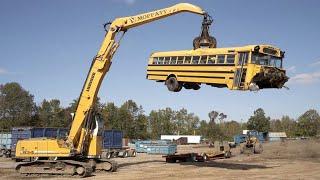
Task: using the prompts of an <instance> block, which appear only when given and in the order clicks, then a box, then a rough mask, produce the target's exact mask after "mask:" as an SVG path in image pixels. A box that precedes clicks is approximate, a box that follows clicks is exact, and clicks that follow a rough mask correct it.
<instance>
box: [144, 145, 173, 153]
mask: <svg viewBox="0 0 320 180" xmlns="http://www.w3.org/2000/svg"><path fill="white" fill-rule="evenodd" d="M146 152H147V154H162V155H172V154H175V153H176V152H177V145H175V144H168V145H155V144H150V145H147V147H146Z"/></svg>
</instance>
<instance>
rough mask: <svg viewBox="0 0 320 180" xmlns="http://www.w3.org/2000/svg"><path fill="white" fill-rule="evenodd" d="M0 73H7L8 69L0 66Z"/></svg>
mask: <svg viewBox="0 0 320 180" xmlns="http://www.w3.org/2000/svg"><path fill="white" fill-rule="evenodd" d="M0 74H8V71H7V70H5V69H3V68H0Z"/></svg>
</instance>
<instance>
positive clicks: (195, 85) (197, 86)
mask: <svg viewBox="0 0 320 180" xmlns="http://www.w3.org/2000/svg"><path fill="white" fill-rule="evenodd" d="M200 88H201V87H200V86H199V84H193V85H192V89H193V90H199V89H200Z"/></svg>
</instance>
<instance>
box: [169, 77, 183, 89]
mask: <svg viewBox="0 0 320 180" xmlns="http://www.w3.org/2000/svg"><path fill="white" fill-rule="evenodd" d="M166 85H167V88H168V90H169V91H172V92H179V91H181V89H182V85H181V83H179V82H178V80H177V78H176V77H174V76H171V77H169V78H168V79H167V80H166Z"/></svg>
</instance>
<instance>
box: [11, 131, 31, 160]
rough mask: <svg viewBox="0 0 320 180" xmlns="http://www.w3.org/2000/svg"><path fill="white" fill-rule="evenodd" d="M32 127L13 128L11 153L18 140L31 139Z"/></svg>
mask: <svg viewBox="0 0 320 180" xmlns="http://www.w3.org/2000/svg"><path fill="white" fill-rule="evenodd" d="M32 132H33V131H32V127H14V128H12V130H11V138H12V141H11V143H12V144H11V152H13V154H14V152H15V150H16V145H17V142H18V140H21V139H28V138H31V137H32V134H33V133H32Z"/></svg>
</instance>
